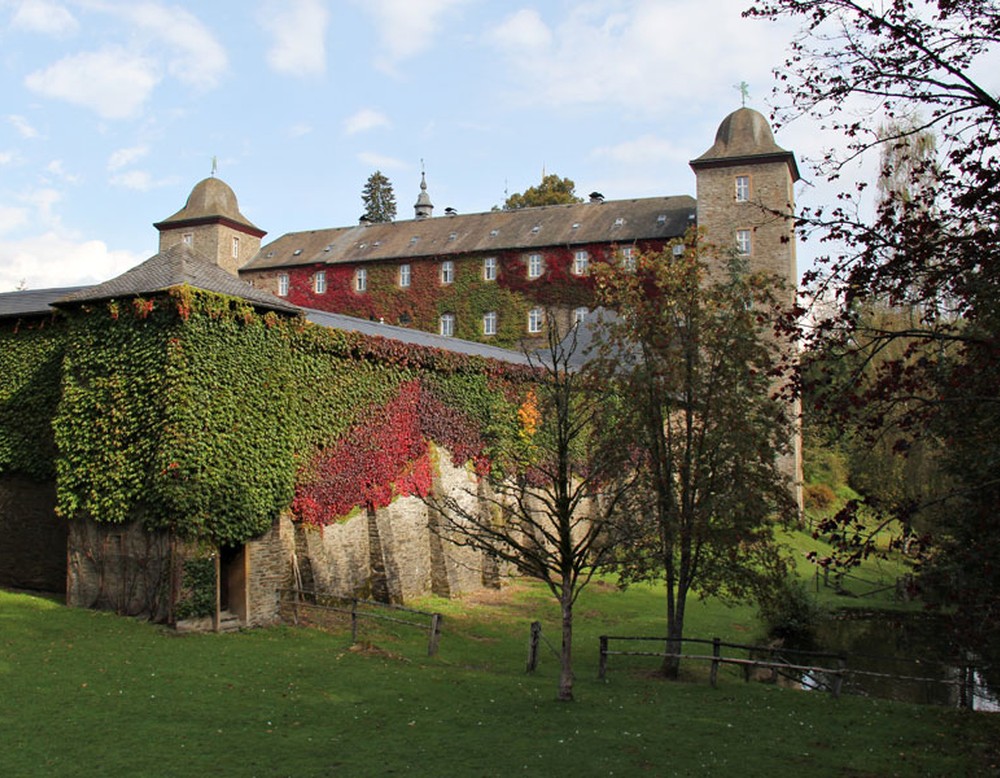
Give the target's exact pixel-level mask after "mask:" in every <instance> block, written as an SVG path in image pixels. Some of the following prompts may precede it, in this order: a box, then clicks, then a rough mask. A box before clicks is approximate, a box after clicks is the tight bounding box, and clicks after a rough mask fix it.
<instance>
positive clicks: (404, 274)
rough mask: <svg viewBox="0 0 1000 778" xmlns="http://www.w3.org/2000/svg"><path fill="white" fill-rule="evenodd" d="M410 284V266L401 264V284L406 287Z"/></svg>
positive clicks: (401, 286) (403, 287)
mask: <svg viewBox="0 0 1000 778" xmlns="http://www.w3.org/2000/svg"><path fill="white" fill-rule="evenodd" d="M409 285H410V266H409V265H408V264H403V265H400V266H399V286H400V288H401V289H406V288H407V287H408V286H409Z"/></svg>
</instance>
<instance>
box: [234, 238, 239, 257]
mask: <svg viewBox="0 0 1000 778" xmlns="http://www.w3.org/2000/svg"><path fill="white" fill-rule="evenodd" d="M239 258H240V239H239V238H233V259H239Z"/></svg>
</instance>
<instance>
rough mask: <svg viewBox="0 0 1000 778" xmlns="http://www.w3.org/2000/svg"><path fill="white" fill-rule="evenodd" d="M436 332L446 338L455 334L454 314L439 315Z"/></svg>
mask: <svg viewBox="0 0 1000 778" xmlns="http://www.w3.org/2000/svg"><path fill="white" fill-rule="evenodd" d="M438 332H439V333H441V334H442V335H444V336H445V337H448V338H450V337H451V336H452V335H454V334H455V314H453V313H443V314H441V319H440V320H439V321H438Z"/></svg>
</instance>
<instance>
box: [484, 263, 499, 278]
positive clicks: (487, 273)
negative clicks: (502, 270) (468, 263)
mask: <svg viewBox="0 0 1000 778" xmlns="http://www.w3.org/2000/svg"><path fill="white" fill-rule="evenodd" d="M483 280H484V281H496V280H497V258H496V257H486V259H484V260H483Z"/></svg>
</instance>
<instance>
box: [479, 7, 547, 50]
mask: <svg viewBox="0 0 1000 778" xmlns="http://www.w3.org/2000/svg"><path fill="white" fill-rule="evenodd" d="M489 37H490V38H491V39H492V40H493V41H494V42H495V43H496V44H497V45H499V46H500V47H501V48H505V49H517V48H520V49H541V48H543V47H546V46H548V45H550V44H551V42H552V31H551V30H549V28H548V26H547V25H546V24H545V22H543V21H542V17H541V16H539V14H538V11H535V10H534V9H528V8H522V9H521V10H520V11H517V12H516V13H514V14H512V15H511V16H509V17H508V18H507V19H506V20H505V21H504V22H503V23H502V24H501V25H500V26H499V27H497V28H496V29H495V30H493V31H492V32H491V33H490V34H489Z"/></svg>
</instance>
